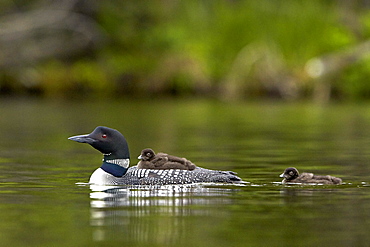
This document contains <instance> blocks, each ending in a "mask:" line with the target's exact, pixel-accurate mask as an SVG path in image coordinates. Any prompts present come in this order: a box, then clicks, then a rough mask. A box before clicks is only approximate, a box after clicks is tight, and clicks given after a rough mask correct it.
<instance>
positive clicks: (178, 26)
mask: <svg viewBox="0 0 370 247" xmlns="http://www.w3.org/2000/svg"><path fill="white" fill-rule="evenodd" d="M0 7H1V8H0V9H1V10H0V14H1V17H0V48H1V49H0V92H1V93H2V94H36V95H45V96H53V97H54V96H76V95H87V96H88V95H94V96H105V95H109V96H110V97H113V96H114V97H124V96H125V95H137V96H151V97H154V96H161V95H181V96H182V95H184V96H191V95H201V96H207V97H216V98H220V99H224V100H236V99H248V98H259V97H264V98H265V97H274V98H281V99H285V100H298V99H305V98H312V99H314V100H318V101H327V100H329V99H330V98H336V99H349V100H357V99H368V98H369V97H370V83H369V82H368V80H369V76H370V59H369V56H368V55H369V54H370V43H369V42H370V41H369V38H370V8H369V7H370V1H366V0H353V1H346V0H328V1H322V0H310V1H305V0H275V1H269V0H252V1H250V0H209V1H208V0H203V1H198V0H186V1H181V0H143V1H136V0H125V1H97V0H95V1H92V0H55V1H42V0H33V1H21V0H18V1H15V0H14V1H11V0H4V1H2V3H1V4H0ZM368 43H369V44H368Z"/></svg>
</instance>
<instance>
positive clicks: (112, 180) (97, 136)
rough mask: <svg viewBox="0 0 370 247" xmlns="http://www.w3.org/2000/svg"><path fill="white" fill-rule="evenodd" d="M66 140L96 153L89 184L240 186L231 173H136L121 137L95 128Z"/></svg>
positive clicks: (199, 169) (138, 171) (125, 142)
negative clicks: (100, 158) (85, 145)
mask: <svg viewBox="0 0 370 247" xmlns="http://www.w3.org/2000/svg"><path fill="white" fill-rule="evenodd" d="M68 139H69V140H72V141H76V142H81V143H88V144H90V145H91V146H92V147H93V148H95V149H97V150H98V151H100V152H101V153H102V154H103V156H104V158H103V164H102V165H101V167H100V168H98V169H96V170H95V171H94V173H93V174H92V175H91V177H90V180H89V183H91V184H99V185H166V184H190V183H202V182H211V183H244V182H243V181H242V179H241V178H239V177H238V176H236V175H235V174H236V173H234V172H231V171H216V170H209V169H204V168H200V167H196V169H194V170H192V171H188V170H179V169H168V170H153V169H138V168H137V166H133V167H129V165H130V152H129V148H128V144H127V141H126V139H125V137H124V136H123V135H122V134H121V133H120V132H119V131H117V130H115V129H111V128H108V127H103V126H99V127H96V128H95V130H94V131H93V132H91V133H90V134H86V135H78V136H72V137H69V138H68Z"/></svg>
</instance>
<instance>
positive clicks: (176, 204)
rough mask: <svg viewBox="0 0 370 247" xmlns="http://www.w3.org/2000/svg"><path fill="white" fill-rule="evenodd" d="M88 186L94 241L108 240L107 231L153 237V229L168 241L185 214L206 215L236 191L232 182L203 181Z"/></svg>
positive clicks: (179, 230)
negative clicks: (174, 183)
mask: <svg viewBox="0 0 370 247" xmlns="http://www.w3.org/2000/svg"><path fill="white" fill-rule="evenodd" d="M90 189H91V193H90V199H91V202H90V203H91V204H90V205H91V222H90V224H91V226H93V227H94V231H93V238H94V240H95V241H103V240H107V239H110V236H111V235H110V234H114V235H115V236H117V235H116V234H122V235H123V236H125V238H126V239H127V238H135V239H133V240H135V241H137V240H143V239H147V238H149V237H150V238H153V231H157V233H158V234H154V236H162V237H163V236H166V240H165V241H166V243H168V244H170V243H171V239H173V240H175V239H176V237H179V234H181V233H182V232H183V231H184V229H183V228H184V227H185V226H183V224H182V221H183V220H185V217H188V216H194V215H196V216H207V215H209V214H211V212H212V211H214V210H219V209H220V207H223V206H225V205H231V204H232V202H233V200H232V197H231V195H233V194H234V193H235V191H238V190H239V188H238V186H235V185H233V186H224V185H219V184H217V185H216V184H215V185H214V186H213V185H211V186H210V185H209V184H207V187H206V186H205V185H202V184H191V185H158V186H96V185H90ZM195 205H196V207H194V206H195ZM168 216H170V217H168ZM172 216H179V217H172ZM153 218H155V219H156V220H154V221H153ZM153 224H154V225H153ZM117 226H120V227H117Z"/></svg>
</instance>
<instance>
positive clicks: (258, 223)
mask: <svg viewBox="0 0 370 247" xmlns="http://www.w3.org/2000/svg"><path fill="white" fill-rule="evenodd" d="M0 115H1V118H0V128H1V134H2V138H0V166H1V168H2V173H1V175H0V176H1V177H0V186H1V190H0V193H1V197H0V207H1V210H0V218H1V219H2V220H1V222H0V231H1V232H2V234H1V236H0V243H1V244H0V245H1V246H93V245H104V246H124V245H127V246H148V245H150V246H322V245H331V246H366V245H367V244H368V243H369V242H370V237H369V235H368V229H370V220H369V219H370V218H369V214H370V210H369V207H370V190H369V181H370V179H369V178H370V176H369V174H370V171H369V170H370V166H369V150H370V149H369V145H368V144H369V140H370V132H369V126H370V108H369V105H337V104H336V105H326V106H318V105H312V104H294V105H293V104H286V103H285V104H283V103H276V102H267V103H266V102H265V103H261V102H256V103H242V104H226V103H220V102H213V101H203V100H190V101H185V100H162V101H154V102H153V101H150V102H149V101H132V100H122V101H115V102H104V101H92V100H88V101H84V102H82V101H79V102H67V101H62V100H53V101H52V100H39V99H16V100H14V99H2V100H0ZM98 125H105V126H109V127H113V128H116V129H118V130H119V131H121V132H122V133H123V134H124V135H125V137H126V139H127V140H128V143H129V146H130V151H131V156H132V158H131V160H132V163H136V162H137V160H136V157H137V156H138V155H139V154H140V151H141V149H143V148H146V147H151V148H153V149H154V150H155V151H158V152H159V151H163V152H168V153H171V154H175V155H179V156H184V157H187V158H188V159H190V160H191V161H193V162H194V163H196V164H197V165H199V166H202V167H206V168H211V169H220V170H233V171H236V172H238V175H239V176H240V177H242V178H243V179H244V180H245V181H247V182H248V183H247V184H246V185H245V186H232V185H215V184H213V185H199V184H198V185H192V186H161V187H154V188H146V187H144V188H143V187H112V188H108V189H107V188H97V187H90V186H88V185H85V184H84V183H86V182H87V181H88V178H89V176H90V174H91V173H92V172H93V170H94V169H96V168H97V167H98V166H99V165H100V160H101V155H100V154H99V153H98V152H97V151H96V150H94V149H92V148H91V147H90V146H88V145H84V144H78V143H75V142H71V141H69V140H67V137H69V136H71V135H76V134H83V133H88V132H91V131H92V130H93V129H94V128H95V127H96V126H98ZM289 166H295V167H297V168H298V169H299V170H300V171H302V172H303V171H306V172H314V173H317V174H323V175H326V174H331V175H334V176H339V177H341V178H342V179H343V181H344V182H345V184H344V185H341V186H299V185H295V186H284V185H281V184H280V183H279V182H280V180H281V179H280V178H279V174H281V173H282V172H283V170H284V169H285V168H286V167H289ZM76 183H77V184H76Z"/></svg>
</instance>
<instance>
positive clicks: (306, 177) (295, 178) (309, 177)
mask: <svg viewBox="0 0 370 247" xmlns="http://www.w3.org/2000/svg"><path fill="white" fill-rule="evenodd" d="M280 177H283V178H284V179H283V181H282V183H283V184H285V183H303V184H341V183H342V179H340V178H337V177H333V176H330V175H326V176H322V175H314V174H313V173H302V174H299V172H298V170H297V169H296V168H294V167H289V168H287V169H285V171H284V173H282V174H281V175H280Z"/></svg>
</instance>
